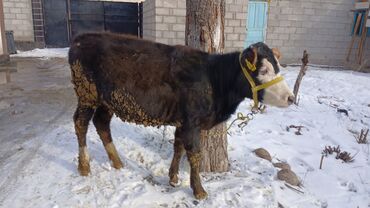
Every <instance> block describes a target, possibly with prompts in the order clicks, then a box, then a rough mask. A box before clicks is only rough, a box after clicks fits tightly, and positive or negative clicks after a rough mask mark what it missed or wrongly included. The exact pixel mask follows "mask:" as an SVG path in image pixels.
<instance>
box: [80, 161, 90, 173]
mask: <svg viewBox="0 0 370 208" xmlns="http://www.w3.org/2000/svg"><path fill="white" fill-rule="evenodd" d="M78 172H79V173H80V175H81V176H88V175H89V173H90V165H89V164H83V165H81V164H80V165H78Z"/></svg>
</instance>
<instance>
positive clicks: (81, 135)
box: [73, 104, 94, 176]
mask: <svg viewBox="0 0 370 208" xmlns="http://www.w3.org/2000/svg"><path fill="white" fill-rule="evenodd" d="M93 114H94V109H93V108H91V107H87V106H82V105H80V104H79V105H78V106H77V109H76V111H75V114H74V116H73V120H74V124H75V131H76V135H77V139H78V147H79V149H78V150H79V154H78V171H79V172H80V174H81V175H83V176H87V175H88V174H89V173H90V161H89V153H88V151H87V147H86V133H87V128H88V126H89V122H90V120H91V117H92V115H93Z"/></svg>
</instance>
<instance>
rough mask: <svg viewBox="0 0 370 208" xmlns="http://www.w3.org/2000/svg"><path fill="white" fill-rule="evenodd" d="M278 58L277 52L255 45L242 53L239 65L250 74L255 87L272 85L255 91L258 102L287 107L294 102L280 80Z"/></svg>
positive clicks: (285, 85) (264, 45)
mask: <svg viewBox="0 0 370 208" xmlns="http://www.w3.org/2000/svg"><path fill="white" fill-rule="evenodd" d="M280 56H281V55H280V52H279V50H277V49H270V48H269V47H268V46H267V45H266V44H264V43H256V44H253V45H251V46H250V47H249V48H247V49H245V50H244V51H243V52H242V54H241V55H240V64H241V65H242V66H243V68H244V69H245V71H244V73H245V72H247V73H248V74H250V77H251V78H252V79H253V81H254V82H255V84H256V85H257V86H258V85H260V86H261V85H262V86H263V85H266V84H267V85H269V84H272V85H270V86H268V87H266V88H264V87H263V89H260V90H258V91H257V93H256V94H257V95H258V96H257V97H258V101H259V102H262V103H264V104H268V105H272V106H277V107H288V106H289V105H291V104H292V103H293V102H294V95H293V93H292V91H291V90H290V89H289V87H288V85H287V83H286V82H285V81H284V80H281V79H282V78H280V76H281V75H280V64H279V58H280ZM275 81H276V82H275ZM249 82H250V81H249ZM250 84H251V83H250ZM251 85H252V84H251ZM252 94H253V93H251V96H252ZM251 98H252V99H253V97H251Z"/></svg>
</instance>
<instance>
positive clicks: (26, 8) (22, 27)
mask: <svg viewBox="0 0 370 208" xmlns="http://www.w3.org/2000/svg"><path fill="white" fill-rule="evenodd" d="M3 3H4V5H3V6H4V19H5V30H13V31H14V39H15V40H16V41H34V34H33V21H32V5H31V1H30V0H3Z"/></svg>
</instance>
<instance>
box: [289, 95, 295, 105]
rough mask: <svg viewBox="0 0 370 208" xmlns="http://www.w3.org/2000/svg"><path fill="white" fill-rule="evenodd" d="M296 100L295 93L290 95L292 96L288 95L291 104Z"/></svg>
mask: <svg viewBox="0 0 370 208" xmlns="http://www.w3.org/2000/svg"><path fill="white" fill-rule="evenodd" d="M294 101H295V97H294V96H293V95H290V96H289V97H288V104H289V105H291V104H293V103H294Z"/></svg>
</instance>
